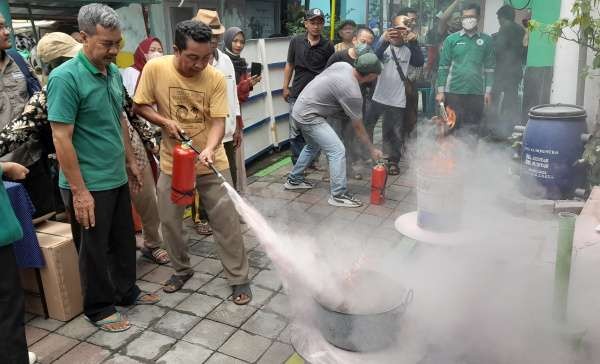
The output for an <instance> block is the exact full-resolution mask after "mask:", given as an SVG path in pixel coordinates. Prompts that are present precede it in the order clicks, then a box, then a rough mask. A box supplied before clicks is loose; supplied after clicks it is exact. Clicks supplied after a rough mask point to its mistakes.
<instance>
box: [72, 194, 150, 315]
mask: <svg viewBox="0 0 600 364" xmlns="http://www.w3.org/2000/svg"><path fill="white" fill-rule="evenodd" d="M91 194H92V197H93V198H94V203H95V214H96V226H95V227H93V228H90V229H87V230H86V229H84V228H82V227H81V225H79V224H78V223H77V220H76V219H75V214H74V212H73V195H72V194H71V191H70V190H64V189H63V190H61V195H62V198H63V201H64V203H65V207H66V208H67V210H68V211H69V214H70V215H71V230H72V232H73V239H74V241H75V244H76V246H77V247H78V250H79V272H80V274H81V285H82V289H83V311H84V313H85V315H86V316H87V317H88V318H89V319H90V320H92V321H98V320H102V319H104V318H106V317H108V316H110V315H112V314H114V313H115V312H116V309H115V305H118V306H129V305H132V304H133V303H134V302H135V300H136V298H137V297H138V295H139V294H140V289H139V288H138V287H137V285H136V284H135V279H136V275H135V269H136V252H135V251H136V246H135V232H134V229H133V219H132V217H131V199H130V196H129V187H128V185H124V186H121V187H118V188H115V189H112V190H107V191H97V192H91Z"/></svg>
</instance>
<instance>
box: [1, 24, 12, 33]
mask: <svg viewBox="0 0 600 364" xmlns="http://www.w3.org/2000/svg"><path fill="white" fill-rule="evenodd" d="M2 31H6V32H8V33H12V31H13V30H12V28H11V27H8V26H6V25H4V24H2V25H0V32H2Z"/></svg>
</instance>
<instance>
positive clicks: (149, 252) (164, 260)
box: [142, 248, 171, 265]
mask: <svg viewBox="0 0 600 364" xmlns="http://www.w3.org/2000/svg"><path fill="white" fill-rule="evenodd" d="M142 256H143V257H144V258H147V259H149V260H151V261H152V262H153V263H155V264H159V265H164V264H168V263H169V262H170V261H171V260H170V259H169V253H167V251H166V250H164V249H163V248H142Z"/></svg>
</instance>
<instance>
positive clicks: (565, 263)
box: [554, 212, 577, 323]
mask: <svg viewBox="0 0 600 364" xmlns="http://www.w3.org/2000/svg"><path fill="white" fill-rule="evenodd" d="M576 218H577V215H576V214H574V213H572V212H560V213H559V214H558V244H557V248H556V266H555V270H554V319H555V320H556V321H558V322H559V323H565V322H566V319H567V305H568V301H569V279H570V277H571V258H572V254H573V233H574V232H575V220H576Z"/></svg>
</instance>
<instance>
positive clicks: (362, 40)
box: [326, 27, 376, 180]
mask: <svg viewBox="0 0 600 364" xmlns="http://www.w3.org/2000/svg"><path fill="white" fill-rule="evenodd" d="M374 40H375V34H374V33H373V31H372V30H371V29H369V28H365V27H360V28H358V30H357V31H356V36H355V37H354V39H353V40H352V43H353V44H354V46H353V47H352V48H348V49H344V50H341V51H337V52H335V53H334V54H333V55H331V57H329V60H328V61H327V66H326V68H328V67H329V66H331V65H332V64H334V63H336V62H346V63H348V64H350V65H354V63H355V62H356V60H357V59H358V57H360V56H361V55H363V54H367V53H369V52H372V51H373V49H372V48H371V46H372V44H373V41H374ZM375 83H376V81H374V82H372V83H368V84H362V85H361V87H360V89H361V93H362V95H363V105H364V103H365V100H366V97H367V95H368V87H374V85H375ZM363 114H364V108H363ZM363 116H364V115H363ZM340 117H341V119H340V120H338V119H331V122H332V127H333V129H334V130H335V132H336V133H337V134H338V136H339V137H340V139H342V141H343V142H344V147H345V148H346V153H347V156H346V171H347V172H348V174H350V173H352V177H354V178H355V179H358V180H360V179H362V178H363V176H362V173H361V171H360V166H359V165H358V162H359V160H360V159H361V158H362V156H363V155H365V153H362V152H361V151H362V144H360V143H358V140H357V139H356V134H355V132H354V129H353V128H352V125H351V124H350V123H349V122H348V121H349V120H347V118H346V117H344V116H343V115H341V116H340Z"/></svg>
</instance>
